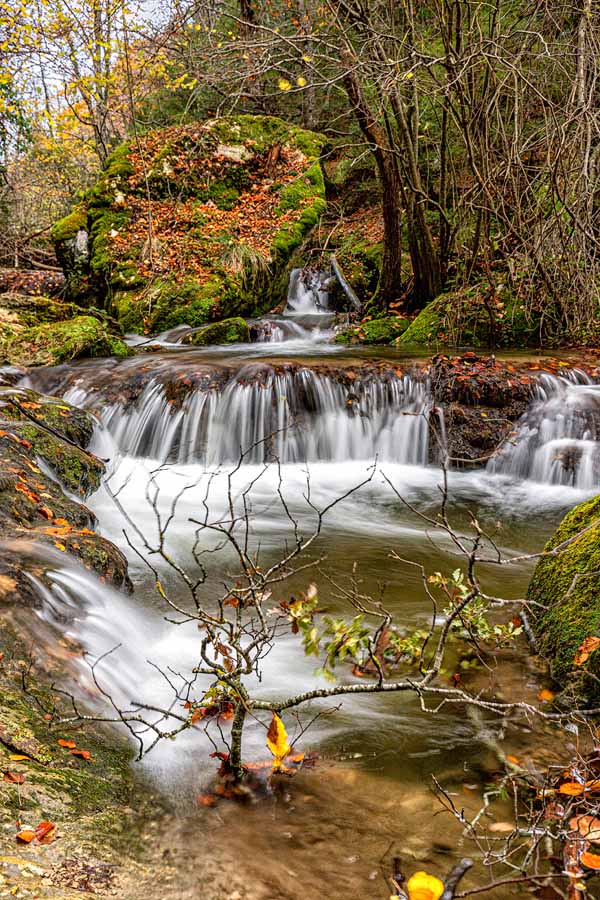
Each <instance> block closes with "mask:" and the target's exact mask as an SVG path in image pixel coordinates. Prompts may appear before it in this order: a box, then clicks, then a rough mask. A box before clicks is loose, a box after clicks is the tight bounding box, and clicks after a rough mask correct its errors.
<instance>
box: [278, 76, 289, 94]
mask: <svg viewBox="0 0 600 900" xmlns="http://www.w3.org/2000/svg"><path fill="white" fill-rule="evenodd" d="M291 88H292V85H291V84H290V82H289V81H288V80H287V78H280V79H279V90H280V91H289V90H291Z"/></svg>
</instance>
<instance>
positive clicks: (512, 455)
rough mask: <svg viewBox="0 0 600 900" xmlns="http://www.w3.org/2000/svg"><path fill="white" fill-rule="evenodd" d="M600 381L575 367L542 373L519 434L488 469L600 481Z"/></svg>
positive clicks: (547, 479)
mask: <svg viewBox="0 0 600 900" xmlns="http://www.w3.org/2000/svg"><path fill="white" fill-rule="evenodd" d="M599 441H600V385H596V384H592V383H591V382H590V380H589V379H588V377H587V376H586V375H585V373H583V372H581V371H573V372H571V373H570V374H569V376H565V377H562V378H557V377H555V376H553V375H547V374H544V375H542V376H540V379H539V382H538V384H537V386H536V389H535V396H534V399H533V401H532V402H531V404H530V406H529V408H528V410H527V411H526V413H525V414H524V416H523V417H522V419H521V420H520V422H519V423H518V425H517V428H516V430H515V434H514V436H513V437H512V438H511V439H509V440H508V441H507V442H506V444H505V445H504V447H503V449H502V450H501V452H500V453H499V454H498V455H497V456H496V457H495V458H494V459H492V460H490V462H489V463H488V471H490V472H493V473H497V474H500V475H506V476H507V477H509V478H511V479H513V480H519V481H521V480H525V479H527V480H530V481H535V482H540V483H543V484H554V485H570V486H572V487H575V488H578V489H580V490H583V491H590V490H593V489H594V488H595V487H597V486H598V485H600V443H599Z"/></svg>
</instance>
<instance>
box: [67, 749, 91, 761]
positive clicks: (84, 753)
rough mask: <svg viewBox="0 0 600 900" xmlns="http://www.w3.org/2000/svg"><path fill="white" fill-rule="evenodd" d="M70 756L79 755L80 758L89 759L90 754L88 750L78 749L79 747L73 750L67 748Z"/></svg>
mask: <svg viewBox="0 0 600 900" xmlns="http://www.w3.org/2000/svg"><path fill="white" fill-rule="evenodd" d="M69 753H70V754H71V756H80V757H81V758H82V759H91V758H92V754H91V753H90V751H89V750H79V748H75V750H69Z"/></svg>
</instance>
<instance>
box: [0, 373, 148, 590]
mask: <svg viewBox="0 0 600 900" xmlns="http://www.w3.org/2000/svg"><path fill="white" fill-rule="evenodd" d="M94 425H95V422H94V419H93V417H92V416H91V415H90V414H89V413H87V412H85V411H84V410H81V409H77V408H76V407H74V406H71V405H70V404H69V403H66V402H65V401H64V400H58V399H56V398H52V397H45V396H43V395H41V394H37V393H36V392H35V391H29V390H22V389H20V388H14V387H10V388H9V387H5V388H2V389H0V541H5V540H13V539H15V538H18V537H22V538H31V539H33V540H35V541H36V542H38V543H44V544H51V545H53V546H55V547H57V548H58V549H59V550H61V551H62V552H71V553H73V554H74V555H76V556H78V557H79V558H80V559H81V560H82V561H83V563H84V565H86V566H87V567H88V568H89V569H93V570H94V571H96V572H98V573H99V574H100V575H102V576H104V577H105V578H106V579H107V580H109V581H111V582H112V583H113V584H115V585H117V586H119V587H125V588H129V587H130V583H129V579H128V577H127V562H126V560H125V557H124V556H123V554H122V553H121V551H120V550H118V549H117V547H115V546H114V545H113V544H111V543H110V541H108V540H106V538H103V537H102V536H101V535H98V534H96V533H95V532H94V531H93V527H94V525H95V517H94V514H93V513H92V512H91V511H90V510H89V509H88V508H87V507H86V506H84V505H83V503H81V502H78V500H77V499H75V497H77V498H79V500H83V499H85V497H87V495H88V494H90V493H91V492H92V491H94V490H96V489H97V488H98V487H99V485H100V480H101V478H102V475H103V474H104V464H103V463H102V462H101V461H100V460H99V459H98V458H97V457H96V456H94V455H93V454H92V453H90V452H89V451H87V450H86V449H85V448H86V446H87V444H88V443H89V441H90V439H91V436H92V433H93V430H94ZM65 489H66V491H67V493H65ZM2 574H3V575H6V576H7V577H8V578H10V579H11V580H12V581H14V583H15V585H16V586H17V588H18V589H17V590H16V599H18V598H21V599H23V598H26V597H27V579H26V578H24V576H23V572H22V567H21V566H20V563H19V559H18V558H16V559H11V558H9V559H8V560H7V561H6V562H5V563H4V564H3V566H2V567H0V575H2Z"/></svg>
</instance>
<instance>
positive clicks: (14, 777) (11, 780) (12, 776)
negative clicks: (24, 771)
mask: <svg viewBox="0 0 600 900" xmlns="http://www.w3.org/2000/svg"><path fill="white" fill-rule="evenodd" d="M2 780H3V781H6V782H8V784H23V782H24V781H25V776H24V775H19V774H18V773H17V772H4V773H3V775H2Z"/></svg>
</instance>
